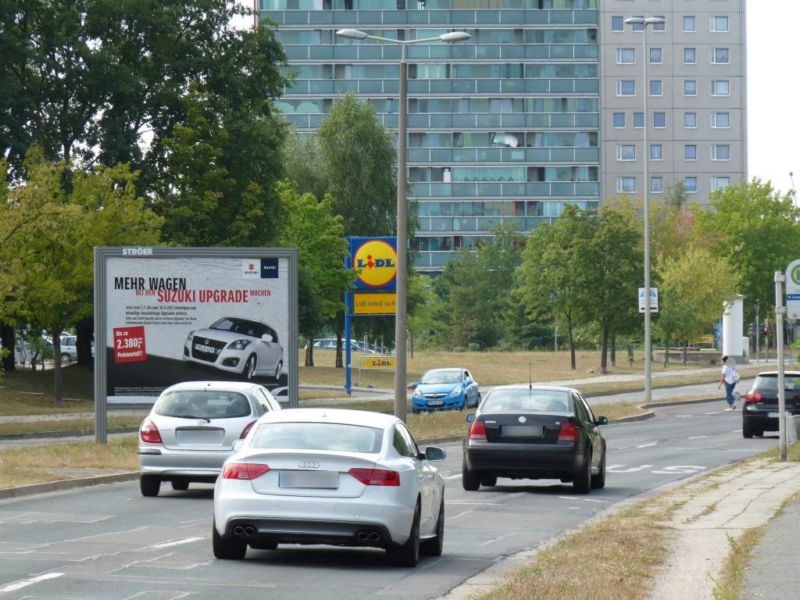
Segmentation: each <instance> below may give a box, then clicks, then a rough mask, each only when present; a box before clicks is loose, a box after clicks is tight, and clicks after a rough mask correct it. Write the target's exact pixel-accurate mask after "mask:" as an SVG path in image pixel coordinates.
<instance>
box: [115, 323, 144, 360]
mask: <svg viewBox="0 0 800 600" xmlns="http://www.w3.org/2000/svg"><path fill="white" fill-rule="evenodd" d="M142 360H147V349H146V348H145V343H144V326H143V325H137V326H135V327H115V328H114V362H117V363H125V362H138V361H142Z"/></svg>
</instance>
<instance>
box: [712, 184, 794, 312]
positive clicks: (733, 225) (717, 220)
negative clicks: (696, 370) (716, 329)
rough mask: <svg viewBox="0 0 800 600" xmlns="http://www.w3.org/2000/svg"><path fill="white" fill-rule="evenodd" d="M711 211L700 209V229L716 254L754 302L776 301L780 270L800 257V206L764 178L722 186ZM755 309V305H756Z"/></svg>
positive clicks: (751, 301) (766, 303)
mask: <svg viewBox="0 0 800 600" xmlns="http://www.w3.org/2000/svg"><path fill="white" fill-rule="evenodd" d="M709 200H710V204H711V210H699V209H698V210H697V219H698V226H699V232H700V234H701V235H702V236H704V237H705V238H707V239H708V240H709V242H710V243H711V247H712V250H713V251H714V253H715V255H716V256H719V257H721V258H723V259H724V260H725V261H727V262H728V263H729V264H730V266H731V269H732V271H733V272H734V273H736V274H737V275H738V277H739V282H740V287H739V290H738V291H739V292H740V293H741V294H743V295H744V296H745V298H746V300H747V302H748V304H749V306H750V307H752V306H753V305H754V304H755V301H756V300H759V301H760V302H761V305H762V306H765V307H766V306H769V305H770V304H771V303H772V302H774V289H775V286H774V282H773V277H774V273H775V271H781V272H783V271H784V270H785V269H786V267H787V266H788V264H789V263H790V262H791V261H792V260H794V259H796V258H797V257H798V256H800V224H799V223H798V220H799V219H800V209H798V208H797V207H795V206H794V203H793V202H792V195H791V193H787V194H785V195H783V196H781V195H780V194H779V193H778V192H776V191H774V190H773V188H772V186H771V185H770V184H769V183H761V181H760V180H758V179H753V180H752V181H750V182H742V183H738V184H734V185H729V186H727V187H726V188H724V189H723V190H716V191H714V192H712V193H711V196H710V198H709ZM750 311H751V313H752V309H750Z"/></svg>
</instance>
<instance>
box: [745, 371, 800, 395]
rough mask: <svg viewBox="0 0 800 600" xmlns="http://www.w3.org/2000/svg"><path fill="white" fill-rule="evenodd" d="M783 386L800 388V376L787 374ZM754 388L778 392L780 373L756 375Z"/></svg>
mask: <svg viewBox="0 0 800 600" xmlns="http://www.w3.org/2000/svg"><path fill="white" fill-rule="evenodd" d="M783 387H784V389H786V390H790V391H793V392H794V391H797V390H800V377H793V376H789V375H787V376H785V377H784V378H783ZM753 389H754V390H755V391H757V392H776V393H777V391H778V375H777V374H775V375H759V376H758V377H756V380H755V383H754V384H753Z"/></svg>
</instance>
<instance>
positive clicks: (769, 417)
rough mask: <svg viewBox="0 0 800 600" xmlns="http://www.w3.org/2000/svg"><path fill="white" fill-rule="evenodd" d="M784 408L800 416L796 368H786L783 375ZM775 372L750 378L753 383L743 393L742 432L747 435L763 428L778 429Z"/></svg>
mask: <svg viewBox="0 0 800 600" xmlns="http://www.w3.org/2000/svg"><path fill="white" fill-rule="evenodd" d="M783 389H784V390H785V398H786V410H787V411H788V412H789V413H791V414H792V415H800V371H787V372H785V373H784V375H783ZM778 428H779V426H778V372H777V371H765V372H763V373H759V374H758V375H757V376H756V378H755V379H754V380H753V386H752V387H751V388H750V390H749V391H748V392H747V393H746V394H745V396H744V406H743V407H742V435H743V436H744V437H746V438H751V437H753V436H754V435H758V436H760V435H763V434H764V432H765V431H778Z"/></svg>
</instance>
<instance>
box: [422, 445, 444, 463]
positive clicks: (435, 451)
mask: <svg viewBox="0 0 800 600" xmlns="http://www.w3.org/2000/svg"><path fill="white" fill-rule="evenodd" d="M445 458H447V452H445V451H444V450H443V449H442V448H438V447H436V446H428V447H427V448H425V460H429V461H440V460H444V459H445Z"/></svg>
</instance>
